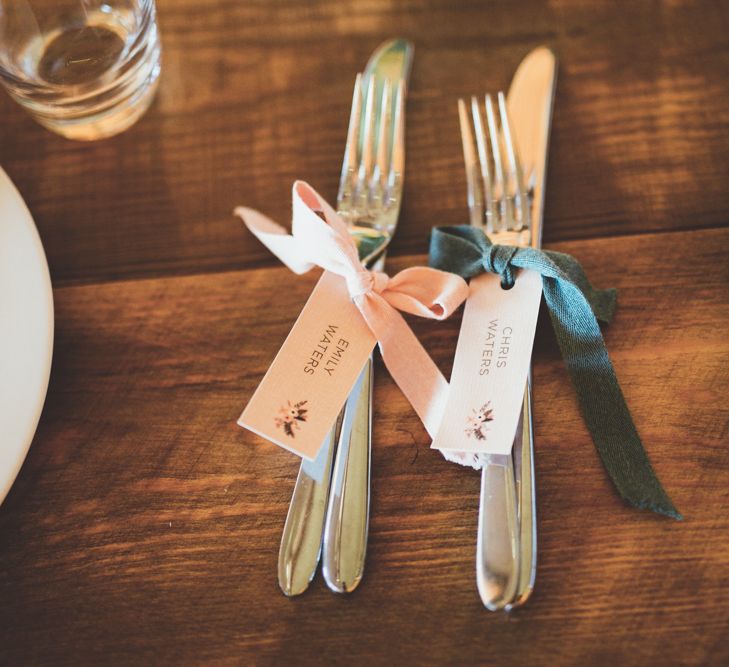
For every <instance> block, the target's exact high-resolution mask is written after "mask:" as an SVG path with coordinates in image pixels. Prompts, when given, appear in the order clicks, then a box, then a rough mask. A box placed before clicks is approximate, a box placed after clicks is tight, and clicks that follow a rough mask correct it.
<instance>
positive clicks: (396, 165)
mask: <svg viewBox="0 0 729 667" xmlns="http://www.w3.org/2000/svg"><path fill="white" fill-rule="evenodd" d="M393 126H394V132H393V137H392V159H391V161H390V178H389V180H390V182H391V183H392V182H393V181H394V179H400V178H402V174H403V172H404V171H405V80H404V79H400V83H399V84H398V86H397V93H395V118H394V120H393Z"/></svg>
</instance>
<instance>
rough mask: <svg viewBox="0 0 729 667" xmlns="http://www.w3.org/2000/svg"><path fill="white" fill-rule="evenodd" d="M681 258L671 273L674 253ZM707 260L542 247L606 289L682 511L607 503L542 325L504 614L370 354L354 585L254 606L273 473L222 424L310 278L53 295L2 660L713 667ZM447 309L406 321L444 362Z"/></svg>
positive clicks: (719, 644) (721, 610)
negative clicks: (529, 494)
mask: <svg viewBox="0 0 729 667" xmlns="http://www.w3.org/2000/svg"><path fill="white" fill-rule="evenodd" d="M681 246H691V247H692V248H693V249H694V250H693V252H692V261H691V262H681V263H677V262H676V261H675V259H676V255H677V253H678V252H679V251H678V250H677V249H678V248H680V247H681ZM728 246H729V231H727V230H715V231H710V230H709V231H702V232H698V231H695V232H685V233H681V232H677V233H666V234H658V235H642V236H631V237H621V238H613V239H602V240H593V241H576V242H569V243H560V244H556V245H554V246H552V247H554V248H555V249H558V250H562V251H565V252H570V253H573V254H575V255H576V256H578V257H579V258H580V259H581V260H582V261H583V263H584V266H585V268H586V270H587V271H588V273H589V275H590V276H591V277H592V279H593V281H594V282H595V283H596V284H597V285H604V286H608V285H614V286H617V287H618V288H619V290H620V305H619V309H618V312H617V316H616V318H615V321H614V323H613V324H612V325H611V326H610V327H609V328H608V329H607V330H606V340H607V344H608V346H609V348H610V351H611V355H612V358H613V360H614V363H615V367H616V369H617V373H618V375H619V377H620V379H621V381H622V385H623V389H624V391H625V394H626V397H627V400H628V403H629V404H630V405H631V406H632V410H633V415H634V418H635V421H636V424H637V426H638V429H639V431H640V433H641V434H642V437H643V439H644V441H645V445H646V448H647V450H648V452H649V454H650V456H651V458H652V461H653V463H654V465H655V468H656V470H657V472H658V474H659V475H660V476H661V478H662V479H663V481H664V483H665V485H666V487H667V489H668V490H669V492H670V494H671V495H672V497H673V499H674V500H675V502H676V504H677V505H678V507H679V508H680V510H681V511H682V512H684V514H685V515H686V519H685V521H684V522H682V523H678V522H674V521H671V520H668V519H665V518H661V517H658V516H655V515H652V514H649V513H646V512H639V511H635V510H631V509H629V508H627V507H625V506H624V505H623V504H622V502H621V501H620V500H619V498H618V497H617V495H616V494H615V492H614V491H613V489H612V487H611V486H610V483H609V481H608V479H607V477H606V474H605V473H604V471H603V469H602V467H601V465H600V463H599V459H598V457H597V454H596V452H595V449H594V447H593V445H592V444H591V441H590V439H589V435H588V433H587V431H586V429H585V426H584V425H583V423H582V420H581V419H580V416H579V412H578V407H577V403H576V399H575V396H574V394H573V392H572V390H571V388H570V384H569V378H568V376H567V373H566V371H565V369H564V367H563V364H562V362H561V359H560V357H559V352H558V349H557V346H556V342H555V340H554V338H553V335H552V333H551V331H550V329H549V325H548V322H547V321H546V318H545V321H543V322H541V323H540V327H539V334H538V343H537V348H536V351H535V355H534V405H535V429H536V433H537V436H538V442H537V458H536V474H537V482H538V503H539V512H538V519H539V523H538V525H539V570H538V577H537V585H536V590H535V593H534V595H533V598H532V599H531V600H530V601H529V602H528V604H527V605H526V606H525V607H524V608H523V609H521V610H519V611H517V612H515V613H513V614H512V615H511V616H508V617H507V616H505V615H501V614H492V613H489V612H487V611H486V610H485V609H484V608H483V606H482V604H481V602H480V600H479V597H478V594H477V591H476V584H475V576H474V559H475V540H476V514H477V500H478V487H479V476H478V474H475V473H474V472H473V471H470V470H466V469H464V468H461V467H459V466H456V465H454V464H449V463H447V462H445V461H444V460H442V458H441V457H440V455H439V454H437V453H436V452H434V451H432V450H430V449H429V443H430V441H429V438H428V436H427V434H426V433H425V431H424V429H423V428H422V426H421V424H420V422H419V421H418V419H417V417H416V416H415V414H414V413H413V412H412V410H411V408H410V407H409V405H408V404H407V402H406V400H405V399H404V398H403V396H402V395H401V393H400V392H399V390H398V389H397V387H396V386H395V385H394V384H393V383H392V381H391V380H390V379H389V377H388V376H387V374H386V372H385V371H384V369H383V368H382V367H381V366H380V367H378V368H377V382H376V386H375V414H374V423H375V427H374V455H373V468H372V488H373V495H372V513H371V516H372V521H371V529H370V541H369V551H368V560H367V570H366V575H365V579H364V582H363V583H362V585H361V586H360V588H359V589H358V590H357V591H356V592H355V593H354V594H352V595H350V596H345V597H342V596H337V595H334V594H332V593H330V592H329V591H328V590H327V589H326V587H325V586H324V584H323V582H322V581H321V579H320V577H317V579H316V580H315V582H314V583H313V584H312V586H311V588H310V590H309V591H308V592H307V593H306V594H304V595H303V596H301V597H300V598H297V599H294V600H289V599H286V598H285V597H284V596H283V595H282V594H281V593H280V592H279V590H278V586H277V581H276V559H277V551H278V542H279V539H280V534H281V529H282V527H283V522H284V518H285V515H286V510H287V506H288V501H289V497H290V493H291V490H292V487H293V481H294V478H295V474H296V469H297V459H295V457H293V456H292V455H290V454H288V453H287V452H284V451H282V450H280V449H278V448H276V447H274V446H273V445H270V444H268V443H265V442H264V441H262V440H260V439H259V438H257V437H256V436H254V435H252V434H251V433H249V432H247V431H244V430H242V429H240V428H238V427H237V426H236V425H235V419H236V417H237V415H238V413H239V411H240V410H241V407H242V405H243V404H244V402H245V401H246V400H247V398H248V397H249V396H250V395H251V393H252V391H253V389H254V387H255V385H256V383H257V382H258V381H259V379H260V378H261V376H262V374H263V373H264V372H265V369H266V367H267V365H268V363H269V362H270V360H271V359H272V357H273V355H274V354H275V351H276V349H277V347H278V346H279V345H280V343H281V342H282V339H283V338H284V336H285V335H286V333H287V331H288V328H289V327H290V325H291V324H292V322H293V320H294V318H295V316H296V313H297V311H298V309H299V308H300V307H301V306H302V305H303V303H304V301H305V299H306V298H307V295H308V293H309V291H310V289H311V287H312V286H313V283H314V280H315V276H314V275H310V276H305V277H297V276H294V275H293V274H290V273H289V272H288V271H287V270H285V269H283V268H274V269H258V270H248V271H237V272H226V273H216V274H210V275H199V276H189V277H176V278H161V279H149V280H138V281H120V282H113V283H106V284H101V285H88V286H78V287H68V288H60V289H57V290H56V294H55V296H56V307H57V326H58V332H57V342H56V349H57V354H56V357H55V362H54V369H53V379H52V383H51V387H50V393H49V400H48V403H47V405H46V410H45V413H44V415H43V418H42V420H41V424H40V428H39V430H38V434H37V437H36V442H35V444H34V445H33V447H32V448H31V450H30V454H29V457H28V459H27V461H26V463H25V466H24V468H23V470H22V472H21V474H20V477H19V478H18V480H17V482H16V484H15V486H14V488H13V490H12V491H11V493H10V495H9V496H8V498H7V500H6V501H5V503H4V505H3V507H2V508H1V510H0V535H2V536H3V540H2V545H1V547H0V572H1V573H2V579H1V580H0V581H1V583H2V596H3V605H2V612H0V614H1V617H0V645H2V646H3V653H4V661H8V662H7V664H59V663H60V664H77V663H84V664H104V663H134V664H139V661H142V662H143V663H146V664H179V663H192V662H207V661H211V662H215V663H218V662H219V663H221V664H228V663H233V664H234V663H240V664H251V663H258V664H317V663H318V664H322V663H323V664H342V665H347V664H494V665H520V664H533V665H556V664H564V665H586V664H599V665H602V664H620V665H646V664H661V665H669V664H670V665H709V664H714V665H721V664H726V661H727V660H729V646H728V645H727V641H726V638H727V629H729V606H728V605H727V596H728V595H729V513H728V512H727V510H728V509H729V503H728V502H727V488H729V468H728V467H727V463H728V462H729V454H728V453H727V450H726V442H727V435H728V434H729V432H728V428H727V424H728V421H727V420H728V418H729V408H728V407H727V403H726V400H725V399H726V396H727V391H729V343H728V342H727V338H726V330H725V328H724V327H723V326H720V324H722V323H724V324H725V323H726V320H727V316H729V290H727V285H728V284H729V268H728V266H727V263H726V261H725V260H724V255H725V252H726V249H727V247H728ZM424 259H425V258H424V257H422V256H416V257H403V258H400V259H398V260H396V261H394V262H393V263H392V265H391V266H392V268H393V269H397V268H403V267H405V266H409V265H414V264H418V263H420V262H422V261H424ZM270 285H277V286H278V288H277V293H276V299H275V301H274V302H272V301H271V299H270V297H269V294H268V292H267V291H265V289H264V288H266V287H270ZM687 285H691V286H692V291H691V292H690V297H688V298H687V294H686V292H685V290H686V286H687ZM459 320H460V314H459V315H458V316H456V317H455V318H454V319H452V320H450V321H448V322H445V323H435V324H433V323H426V322H421V321H415V320H414V319H413V322H412V323H413V326H414V328H415V330H416V332H417V333H418V335H419V336H420V338H421V339H422V340H423V342H424V344H425V345H426V346H427V348H428V349H429V350H430V351H431V352H432V354H433V355H434V358H435V359H436V361H437V362H438V363H439V364H440V366H441V368H442V369H443V371H444V372H446V373H448V372H449V371H450V363H451V358H452V354H453V349H454V345H455V340H456V337H457V333H458V327H459Z"/></svg>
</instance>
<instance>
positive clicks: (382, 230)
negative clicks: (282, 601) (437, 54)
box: [278, 40, 413, 596]
mask: <svg viewBox="0 0 729 667" xmlns="http://www.w3.org/2000/svg"><path fill="white" fill-rule="evenodd" d="M412 57H413V47H412V45H411V44H410V43H409V42H407V41H405V40H392V41H389V42H386V43H385V44H383V45H382V46H380V47H379V48H378V49H377V50H376V51H375V53H374V54H373V55H372V57H371V58H370V60H369V62H368V64H367V67H366V69H365V71H364V74H363V75H357V79H356V81H355V87H354V94H353V99H352V110H351V114H350V121H349V130H348V133H347V145H346V149H345V154H344V162H343V165H342V174H341V179H340V185H339V193H338V195H337V212H338V213H339V215H340V216H341V217H342V219H343V220H344V221H345V222H346V223H347V224H348V226H349V227H350V233H351V234H352V236H353V237H354V238H355V240H356V241H357V244H358V247H359V252H360V257H361V258H362V261H363V264H364V265H365V266H367V267H368V268H371V269H375V270H378V271H381V270H383V267H384V261H385V249H386V247H387V245H388V244H389V241H390V239H391V237H392V234H393V233H394V231H395V227H396V225H397V219H398V214H399V211H400V203H401V200H402V182H403V169H404V160H405V145H404V130H405V124H404V123H405V118H404V105H405V94H406V86H407V80H408V77H409V74H410V68H411V64H412ZM371 414H372V357H370V359H369V360H368V362H367V363H366V364H365V367H364V369H363V370H362V373H361V374H360V377H359V379H358V380H357V382H356V384H355V387H354V389H353V390H352V392H351V394H350V396H349V398H348V399H347V402H346V403H345V406H344V408H343V410H342V413H341V414H340V417H339V419H338V421H337V424H336V425H335V427H334V428H333V429H332V431H331V432H330V434H329V435H328V436H327V439H326V441H325V442H324V443H323V445H322V448H321V450H320V453H319V455H318V457H317V459H316V461H314V462H307V461H304V462H302V464H301V468H300V469H299V474H298V477H297V480H296V485H295V487H294V492H293V495H292V498H291V504H290V506H289V512H288V515H287V517H286V525H285V527H284V532H283V535H282V539H281V548H280V550H279V565H278V575H279V585H280V587H281V590H282V591H283V592H284V593H285V594H286V595H289V596H291V595H299V594H300V593H303V592H304V591H305V590H306V588H307V587H308V585H309V582H310V581H311V579H312V578H313V576H314V574H315V572H316V567H317V564H318V561H319V557H320V555H321V554H322V552H323V568H322V569H323V574H324V578H325V580H326V582H327V585H328V586H329V587H330V588H331V589H332V590H334V591H336V592H351V591H352V590H354V589H355V588H356V587H357V585H358V584H359V582H360V581H361V579H362V574H363V572H364V563H365V555H366V549H367V533H368V522H369V495H370V494H369V489H370V458H371V454H370V452H371V430H372V428H371V427H372V417H371ZM335 450H336V456H335ZM332 461H334V463H333V465H332ZM322 539H323V543H322ZM322 544H323V548H322Z"/></svg>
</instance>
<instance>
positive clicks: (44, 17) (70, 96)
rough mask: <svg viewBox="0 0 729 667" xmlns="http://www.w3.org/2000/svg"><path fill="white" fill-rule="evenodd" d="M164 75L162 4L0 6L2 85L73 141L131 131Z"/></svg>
mask: <svg viewBox="0 0 729 667" xmlns="http://www.w3.org/2000/svg"><path fill="white" fill-rule="evenodd" d="M159 72H160V45H159V35H158V32H157V23H156V17H155V5H154V0H105V1H104V0H0V83H2V84H3V85H4V86H5V88H6V89H7V90H8V92H9V93H10V96H11V97H12V98H13V99H15V100H16V101H17V102H18V103H19V104H20V105H21V106H23V107H24V108H25V109H26V110H27V111H28V112H29V113H30V114H31V116H33V118H35V119H36V120H37V121H38V122H39V123H40V124H41V125H44V126H45V127H47V128H49V129H50V130H53V131H54V132H58V133H59V134H61V135H63V136H65V137H68V138H69V139H81V140H87V141H89V140H93V139H101V138H103V137H109V136H111V135H113V134H117V133H119V132H122V131H123V130H125V129H127V128H128V127H129V126H130V125H132V124H133V123H134V122H135V121H137V120H138V119H139V118H140V116H141V115H142V114H143V113H144V112H145V111H146V110H147V108H148V107H149V105H150V104H151V102H152V98H153V97H154V93H155V90H156V89H157V84H158V81H159Z"/></svg>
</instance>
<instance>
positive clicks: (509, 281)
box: [483, 243, 518, 289]
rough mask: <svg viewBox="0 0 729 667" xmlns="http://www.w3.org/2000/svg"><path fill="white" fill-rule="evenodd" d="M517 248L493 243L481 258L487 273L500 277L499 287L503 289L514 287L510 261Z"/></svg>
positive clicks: (512, 268)
mask: <svg viewBox="0 0 729 667" xmlns="http://www.w3.org/2000/svg"><path fill="white" fill-rule="evenodd" d="M517 250H518V248H515V247H514V246H510V245H499V244H498V243H494V244H493V245H492V246H491V247H490V248H489V251H488V252H487V253H486V254H485V255H484V257H483V266H484V268H485V269H486V271H488V273H496V274H498V275H500V276H501V286H502V287H503V288H504V289H511V288H512V287H514V280H515V278H514V267H513V266H512V265H511V259H512V257H514V255H515V254H516V251H517Z"/></svg>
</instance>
